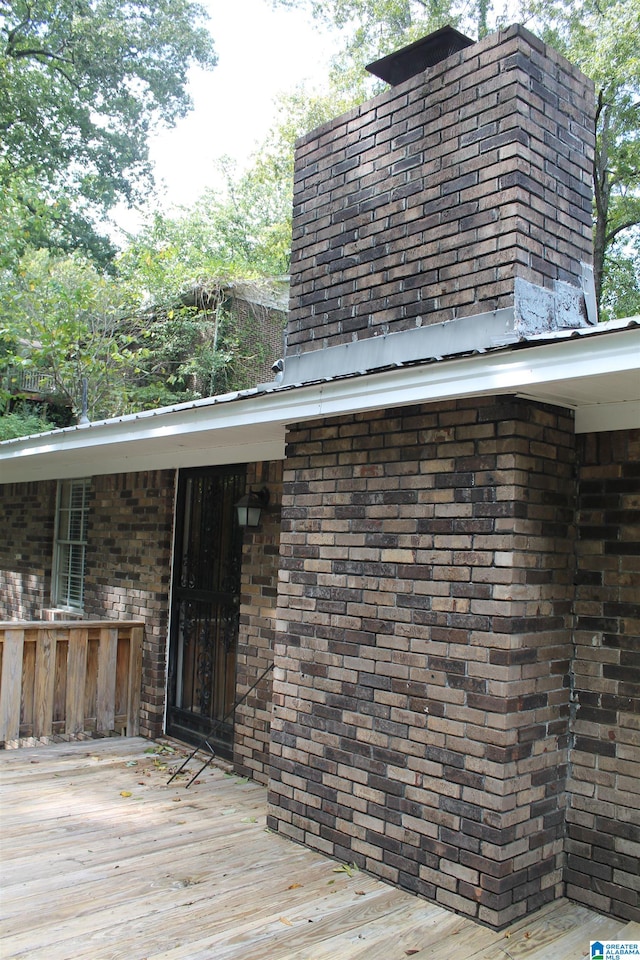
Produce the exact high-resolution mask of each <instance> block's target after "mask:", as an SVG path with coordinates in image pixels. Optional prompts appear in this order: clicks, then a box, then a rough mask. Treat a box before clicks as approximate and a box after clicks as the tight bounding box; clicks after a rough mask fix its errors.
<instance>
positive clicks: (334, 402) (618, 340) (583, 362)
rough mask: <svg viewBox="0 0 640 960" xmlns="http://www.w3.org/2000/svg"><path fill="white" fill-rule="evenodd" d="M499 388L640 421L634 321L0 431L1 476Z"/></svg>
mask: <svg viewBox="0 0 640 960" xmlns="http://www.w3.org/2000/svg"><path fill="white" fill-rule="evenodd" d="M500 394H517V395H518V396H523V397H527V398H530V399H532V400H540V401H543V402H545V403H552V404H556V405H559V406H562V407H565V408H569V409H573V410H575V411H576V428H577V430H578V431H579V432H588V431H591V430H611V429H624V428H628V427H640V327H638V326H632V327H629V328H625V329H621V330H615V331H613V332H611V333H609V334H606V335H601V336H597V335H589V336H576V337H566V338H564V339H558V340H553V341H551V342H541V343H539V344H537V343H536V344H534V343H531V342H529V343H528V344H526V345H525V346H519V347H516V348H514V347H510V348H503V349H501V350H493V351H491V350H490V351H487V352H486V353H477V354H473V355H469V356H465V357H457V358H451V359H447V360H440V361H438V362H433V363H427V364H416V365H409V366H399V367H394V368H392V369H387V370H384V371H382V372H379V373H375V372H373V371H370V372H368V373H366V374H364V375H361V376H350V377H342V378H334V379H327V380H326V381H323V382H318V383H312V384H307V385H291V386H289V387H285V388H280V387H278V385H277V384H274V385H267V386H266V387H265V388H264V389H257V390H252V391H247V392H246V393H244V394H230V395H227V396H224V397H213V398H208V399H206V400H201V401H196V402H195V403H193V404H182V405H180V406H179V407H172V408H167V409H165V410H160V411H147V412H144V413H141V414H132V415H130V416H127V417H122V418H120V419H118V420H108V421H104V422H102V423H96V424H90V425H89V426H85V427H73V428H67V429H66V430H58V431H53V432H52V433H47V434H41V435H40V436H36V437H26V438H22V439H20V440H14V441H6V442H5V443H3V444H0V482H1V483H7V482H21V481H29V480H44V479H60V478H67V477H74V476H91V475H95V474H104V473H121V472H127V471H131V472H135V471H140V470H152V469H163V468H175V467H187V466H202V465H205V464H222V463H242V462H250V461H256V460H272V459H282V458H283V457H284V455H285V433H286V425H287V424H290V423H297V422H304V421H312V420H317V419H319V418H322V417H332V416H341V415H344V414H349V413H358V412H364V411H367V410H375V409H381V408H382V409H384V408H387V407H398V406H404V405H408V404H416V403H425V402H437V401H441V400H448V399H454V398H456V397H473V396H487V395H500Z"/></svg>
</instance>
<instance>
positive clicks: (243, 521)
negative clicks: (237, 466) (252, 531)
mask: <svg viewBox="0 0 640 960" xmlns="http://www.w3.org/2000/svg"><path fill="white" fill-rule="evenodd" d="M269 497H270V495H269V491H268V490H267V488H266V487H263V488H262V490H249V493H245V495H244V497H241V498H240V499H239V500H238V502H237V503H236V511H237V514H238V525H239V526H240V527H257V526H259V524H260V514H261V513H262V511H263V510H264V508H265V507H266V506H267V504H268V503H269Z"/></svg>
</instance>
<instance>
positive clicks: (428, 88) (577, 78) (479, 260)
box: [287, 27, 594, 354]
mask: <svg viewBox="0 0 640 960" xmlns="http://www.w3.org/2000/svg"><path fill="white" fill-rule="evenodd" d="M593 115H594V96H593V88H592V85H591V83H590V81H588V80H587V79H586V78H585V77H584V76H583V75H582V74H581V73H580V72H579V71H578V70H577V69H576V68H574V67H572V66H571V65H570V64H569V63H568V62H567V61H565V60H564V59H563V58H562V57H560V56H559V55H558V54H557V53H555V51H553V50H552V49H550V48H548V47H545V46H544V45H543V44H542V43H541V42H540V41H539V40H537V39H536V38H534V37H533V36H532V35H531V34H529V33H528V32H527V31H526V30H524V29H523V28H522V27H509V28H508V29H507V30H506V31H504V32H501V33H497V34H492V35H491V36H489V37H486V38H485V39H484V40H482V41H481V42H479V43H477V44H474V45H473V46H471V47H469V48H467V49H466V50H464V51H462V52H461V53H459V54H456V55H455V56H453V57H450V58H448V59H447V60H445V61H443V62H442V63H440V64H438V65H436V66H435V67H433V68H430V69H429V70H427V71H426V72H425V73H423V74H420V75H419V76H417V77H414V78H413V79H411V80H408V81H406V82H405V83H403V84H401V85H400V86H398V87H394V88H392V89H390V90H388V91H387V92H385V93H382V94H380V95H379V96H378V97H376V98H375V99H374V100H371V101H369V102H368V103H365V104H363V105H362V106H361V107H359V108H357V109H354V110H352V111H351V112H350V113H347V114H344V115H343V116H341V117H338V118H337V119H336V120H334V121H332V122H330V123H328V124H326V125H324V126H323V127H320V128H319V129H318V130H316V131H314V132H313V133H311V134H309V135H308V136H307V137H306V138H304V139H303V140H302V141H300V143H299V145H298V150H297V155H296V173H295V193H294V213H293V246H292V264H291V275H292V276H291V301H290V303H291V312H290V319H289V324H288V327H287V353H288V354H296V353H301V352H305V351H308V350H313V349H318V348H321V347H323V346H331V345H334V344H337V343H346V342H349V341H351V340H354V339H363V338H366V337H370V336H375V335H378V334H380V333H384V332H387V331H391V332H393V331H397V330H403V329H410V328H413V327H415V326H421V325H423V324H430V323H436V322H437V323H439V322H442V321H444V320H448V319H451V318H453V317H455V316H467V315H473V314H476V313H480V312H482V311H487V310H494V309H496V308H500V307H507V306H513V302H514V296H513V294H514V278H515V277H521V278H523V279H525V280H528V281H530V282H532V283H535V284H539V285H541V286H543V287H549V286H550V285H552V284H553V281H555V280H563V281H567V282H569V283H572V284H574V285H576V286H578V287H580V285H581V266H580V263H581V261H585V262H591V257H592V252H591V247H592V241H591V176H592V169H591V168H592V153H593V127H594V124H593Z"/></svg>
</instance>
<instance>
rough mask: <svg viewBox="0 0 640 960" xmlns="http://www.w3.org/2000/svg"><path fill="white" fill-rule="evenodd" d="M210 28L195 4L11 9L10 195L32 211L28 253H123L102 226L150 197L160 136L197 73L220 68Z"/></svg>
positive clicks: (5, 13)
mask: <svg viewBox="0 0 640 960" xmlns="http://www.w3.org/2000/svg"><path fill="white" fill-rule="evenodd" d="M204 20H205V15H204V11H203V9H202V8H201V7H200V6H198V5H197V4H194V3H191V2H189V0H157V2H155V0H154V2H150V0H133V2H132V0H0V138H1V139H0V188H1V189H2V191H3V193H6V192H8V193H9V194H10V197H11V205H12V207H13V209H14V211H15V210H17V211H19V213H21V216H20V217H19V225H20V226H21V228H22V236H20V231H19V230H17V231H16V230H14V231H13V235H12V236H13V242H14V243H15V245H16V246H17V247H20V246H22V250H24V248H25V247H26V246H27V245H28V244H33V243H34V242H35V243H37V244H40V243H44V244H46V245H47V246H50V247H52V248H54V249H59V250H60V249H62V250H70V249H73V248H80V249H82V250H83V251H84V252H85V253H89V254H94V255H96V256H98V257H104V256H105V255H108V254H109V253H111V252H112V251H111V250H110V249H109V247H108V245H107V244H105V242H104V240H103V241H102V242H101V241H100V239H99V238H98V233H97V231H96V224H97V223H98V222H99V221H100V218H103V217H104V216H105V215H106V214H107V213H108V211H109V210H110V209H111V208H112V207H113V206H114V205H115V204H116V203H118V202H119V201H123V200H124V201H125V202H127V203H132V202H134V201H135V200H138V199H140V198H142V197H144V196H145V195H146V193H147V192H148V191H149V188H150V187H151V185H152V171H151V167H150V164H149V160H148V147H147V144H148V137H149V135H150V133H151V132H153V130H154V129H155V128H157V127H158V125H161V124H164V125H171V124H173V123H175V121H176V120H177V119H178V118H179V117H181V116H183V115H184V114H185V113H186V112H187V110H188V109H189V107H190V105H191V104H190V99H189V95H188V92H187V71H188V69H189V67H190V66H191V65H192V64H199V65H201V66H203V67H210V66H212V65H213V64H214V62H215V57H214V53H213V46H212V40H211V37H210V35H209V33H208V32H207V30H206V28H205V25H204ZM8 213H9V211H8V210H7V209H6V207H5V204H4V203H2V204H0V223H6V222H7V218H8ZM21 252H22V251H21ZM5 256H6V251H5Z"/></svg>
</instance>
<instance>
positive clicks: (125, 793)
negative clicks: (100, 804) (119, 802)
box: [120, 790, 132, 797]
mask: <svg viewBox="0 0 640 960" xmlns="http://www.w3.org/2000/svg"><path fill="white" fill-rule="evenodd" d="M120 796H121V797H130V796H132V793H131V790H121V791H120Z"/></svg>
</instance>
